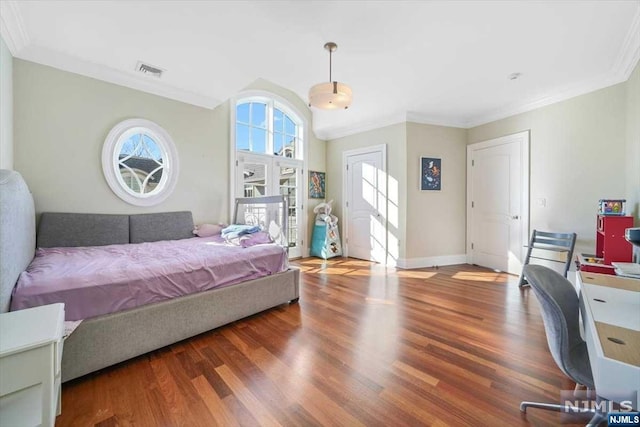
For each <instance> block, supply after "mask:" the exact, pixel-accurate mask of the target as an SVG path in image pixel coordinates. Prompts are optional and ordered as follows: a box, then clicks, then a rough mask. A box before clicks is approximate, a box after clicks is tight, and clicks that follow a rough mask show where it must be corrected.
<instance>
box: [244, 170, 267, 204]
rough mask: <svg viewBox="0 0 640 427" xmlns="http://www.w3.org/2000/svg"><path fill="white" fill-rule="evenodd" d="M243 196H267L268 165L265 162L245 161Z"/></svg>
mask: <svg viewBox="0 0 640 427" xmlns="http://www.w3.org/2000/svg"><path fill="white" fill-rule="evenodd" d="M242 178H243V180H242V183H243V187H242V188H243V194H242V197H259V196H267V195H268V194H267V165H266V164H265V163H254V162H251V163H243V165H242Z"/></svg>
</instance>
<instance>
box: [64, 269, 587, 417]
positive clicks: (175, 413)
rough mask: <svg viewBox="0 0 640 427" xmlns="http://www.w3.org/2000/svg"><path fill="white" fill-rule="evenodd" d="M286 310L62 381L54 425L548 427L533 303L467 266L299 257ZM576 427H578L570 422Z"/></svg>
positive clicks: (549, 381) (551, 374)
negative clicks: (405, 266) (297, 285)
mask: <svg viewBox="0 0 640 427" xmlns="http://www.w3.org/2000/svg"><path fill="white" fill-rule="evenodd" d="M295 264H296V265H297V266H299V267H300V268H301V269H302V274H301V297H300V301H299V304H293V305H286V306H280V307H277V308H275V309H272V310H269V311H266V312H263V313H260V314H258V315H255V316H252V317H250V318H247V319H244V320H241V321H238V322H235V323H233V324H231V325H228V326H226V327H222V328H219V329H217V330H214V331H211V332H208V333H205V334H202V335H199V336H197V337H194V338H192V339H189V340H185V341H182V342H180V343H178V344H175V345H172V346H170V347H167V348H164V349H161V350H158V351H155V352H152V353H150V354H147V355H144V356H140V357H138V358H136V359H133V360H131V361H128V362H124V363H121V364H119V365H117V366H114V367H111V368H107V369H104V370H102V371H100V372H98V373H95V374H91V375H88V376H86V377H83V378H80V379H77V380H74V381H71V382H69V383H66V384H63V391H62V414H61V415H60V416H59V417H58V419H57V422H56V425H57V426H100V427H107V426H132V425H136V426H215V425H219V426H238V425H240V426H254V425H269V426H271V425H283V426H288V425H296V426H297V425H300V426H316V425H345V426H359V425H365V426H378V425H379V426H418V425H432V426H445V425H450V426H524V425H534V426H548V425H558V424H560V423H561V422H562V419H561V415H560V414H558V413H554V412H549V411H542V410H536V409H530V410H529V412H528V414H527V415H526V417H523V416H522V415H521V413H520V411H519V409H518V405H519V403H520V401H521V400H537V401H544V402H557V401H558V399H559V392H560V390H561V389H573V386H574V384H573V383H571V382H570V381H569V380H568V379H567V378H566V377H565V376H564V375H563V374H562V373H561V371H560V370H559V369H558V368H557V367H556V365H555V363H554V362H553V359H552V358H551V355H550V354H549V351H548V348H547V343H546V338H545V335H544V328H543V324H542V318H541V316H540V312H539V309H538V304H537V301H536V299H535V297H534V296H533V294H532V293H531V292H530V290H528V289H527V290H524V291H521V290H520V289H519V288H518V286H517V284H516V281H517V278H515V277H512V276H508V275H505V274H500V273H495V272H492V271H490V270H486V269H483V268H479V267H474V266H469V265H460V266H451V267H441V268H439V269H432V268H429V269H420V270H395V269H393V268H388V269H387V268H385V267H382V266H379V265H375V264H371V263H368V262H364V261H358V260H354V259H338V260H332V261H322V260H319V259H303V260H300V261H298V262H296V263H295ZM576 425H584V423H583V424H576Z"/></svg>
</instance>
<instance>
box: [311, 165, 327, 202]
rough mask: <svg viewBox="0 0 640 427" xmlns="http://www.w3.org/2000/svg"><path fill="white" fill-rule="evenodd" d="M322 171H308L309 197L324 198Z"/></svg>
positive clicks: (323, 175)
mask: <svg viewBox="0 0 640 427" xmlns="http://www.w3.org/2000/svg"><path fill="white" fill-rule="evenodd" d="M324 178H325V173H324V172H315V171H309V197H310V198H312V199H324Z"/></svg>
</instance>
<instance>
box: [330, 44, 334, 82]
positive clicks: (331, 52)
mask: <svg viewBox="0 0 640 427" xmlns="http://www.w3.org/2000/svg"><path fill="white" fill-rule="evenodd" d="M332 54H333V51H332V50H331V49H329V81H331V55H332Z"/></svg>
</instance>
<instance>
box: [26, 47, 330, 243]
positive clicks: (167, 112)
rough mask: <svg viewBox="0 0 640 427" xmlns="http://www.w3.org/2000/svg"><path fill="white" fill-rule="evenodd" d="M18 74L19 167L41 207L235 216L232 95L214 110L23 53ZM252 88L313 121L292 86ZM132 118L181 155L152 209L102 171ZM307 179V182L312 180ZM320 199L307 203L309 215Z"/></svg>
mask: <svg viewBox="0 0 640 427" xmlns="http://www.w3.org/2000/svg"><path fill="white" fill-rule="evenodd" d="M14 72H15V74H14V77H15V79H14V81H15V83H14V89H15V95H16V102H15V108H16V117H15V121H14V124H15V133H16V134H15V141H16V144H15V145H16V153H15V166H16V170H18V171H20V172H21V173H22V174H23V176H24V177H25V180H26V181H27V183H28V184H29V186H30V188H31V190H32V192H33V194H34V198H35V201H36V210H37V212H43V211H58V212H62V211H67V212H100V213H141V212H161V211H173V210H190V211H192V212H193V215H194V220H195V221H196V222H197V223H203V222H219V221H228V220H229V209H230V208H229V200H230V195H229V174H230V170H229V154H230V153H229V150H230V143H229V138H230V128H229V126H230V110H229V109H230V103H229V101H226V102H224V103H222V104H220V105H219V106H218V107H217V108H216V109H214V110H209V109H205V108H200V107H195V106H192V105H188V104H184V103H181V102H177V101H173V100H169V99H166V98H162V97H158V96H155V95H151V94H147V93H144V92H139V91H136V90H133V89H129V88H125V87H122V86H117V85H114V84H111V83H106V82H102V81H99V80H95V79H91V78H88V77H83V76H80V75H77V74H72V73H68V72H65V71H60V70H56V69H54V68H50V67H46V66H43V65H39V64H35V63H32V62H28V61H22V60H19V59H16V60H15V61H14ZM247 89H261V90H266V91H269V92H272V93H275V94H276V95H279V96H281V97H283V98H286V99H287V100H288V101H289V102H290V103H292V104H293V105H294V106H295V107H296V108H297V109H298V110H299V111H302V112H303V114H305V115H306V117H307V119H308V123H309V126H311V125H312V117H311V111H309V108H308V107H307V106H306V105H305V103H304V101H302V100H301V99H300V98H299V97H298V96H297V95H295V94H294V93H293V92H290V91H288V90H286V89H283V88H281V87H279V86H276V85H274V84H272V83H269V82H267V81H264V80H258V81H256V82H254V83H253V84H251V85H250V86H249V87H248V88H247ZM133 117H141V118H145V119H149V120H152V121H154V122H156V123H158V124H159V125H160V126H162V127H163V128H165V129H166V130H167V132H169V134H170V135H171V136H172V138H173V140H174V142H175V144H176V148H177V150H178V156H179V159H180V176H179V178H178V183H177V186H176V188H175V190H174V192H173V194H172V195H171V196H169V198H168V199H167V200H166V201H164V202H163V203H161V204H159V205H156V206H153V207H150V208H144V207H136V206H132V205H129V204H127V203H125V202H124V201H122V200H120V199H119V198H118V197H117V196H115V195H114V194H113V193H112V192H111V190H110V189H109V187H108V185H107V183H106V181H105V179H104V176H103V173H102V166H101V152H102V145H103V143H104V139H105V137H106V136H107V133H108V132H109V130H110V129H111V128H112V127H113V126H114V125H115V124H116V123H118V122H120V121H122V120H124V119H127V118H133ZM309 139H310V141H309V144H308V149H309V154H310V159H309V167H310V169H313V170H320V171H323V170H325V153H324V145H325V142H324V141H322V140H319V139H317V138H315V136H314V135H313V132H309ZM302 185H304V186H305V188H306V183H302ZM316 203H317V202H315V201H314V202H313V204H309V206H307V209H308V215H309V217H311V216H312V215H313V207H314V206H315V204H316ZM305 244H306V245H308V242H305Z"/></svg>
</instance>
